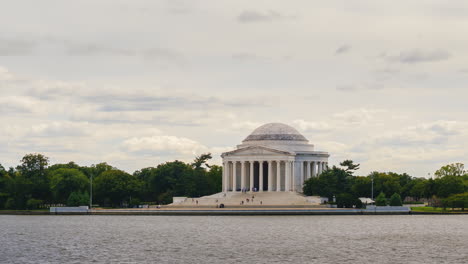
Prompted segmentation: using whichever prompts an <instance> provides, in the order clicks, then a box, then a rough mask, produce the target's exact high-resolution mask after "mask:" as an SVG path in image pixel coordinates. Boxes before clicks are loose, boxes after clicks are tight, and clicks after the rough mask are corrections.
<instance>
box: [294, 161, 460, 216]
mask: <svg viewBox="0 0 468 264" xmlns="http://www.w3.org/2000/svg"><path fill="white" fill-rule="evenodd" d="M357 169H359V164H354V163H353V162H352V161H351V160H346V161H344V162H342V163H340V166H338V167H337V166H333V167H331V168H328V169H327V170H325V171H324V172H323V173H322V174H321V175H320V176H318V177H312V178H310V179H308V180H307V181H306V182H305V183H304V189H303V191H304V194H306V195H319V196H322V197H328V199H329V200H330V201H332V200H333V197H335V199H336V203H337V204H338V205H342V207H350V206H352V205H358V206H359V201H357V200H358V199H357V198H358V197H371V195H372V194H371V192H372V181H373V182H374V184H373V189H374V198H375V201H376V203H377V204H378V205H386V204H393V205H395V204H398V200H400V201H401V200H402V199H403V200H404V199H405V198H406V197H411V198H412V199H414V200H416V201H417V200H419V199H421V198H425V199H435V200H440V202H441V203H442V205H443V206H448V207H450V206H451V205H456V204H458V205H460V204H463V202H460V200H463V199H465V200H466V198H464V197H468V172H467V171H465V169H464V165H463V164H461V163H455V164H449V165H446V166H443V167H442V168H440V169H439V170H437V171H436V172H435V173H434V176H435V178H434V179H432V178H430V179H427V178H418V177H411V176H410V175H408V174H406V173H403V174H399V173H394V172H372V173H370V174H369V175H367V176H354V173H355V171H356V170H357ZM387 198H391V199H387ZM392 201H393V202H392ZM400 203H401V202H400ZM458 208H461V206H458Z"/></svg>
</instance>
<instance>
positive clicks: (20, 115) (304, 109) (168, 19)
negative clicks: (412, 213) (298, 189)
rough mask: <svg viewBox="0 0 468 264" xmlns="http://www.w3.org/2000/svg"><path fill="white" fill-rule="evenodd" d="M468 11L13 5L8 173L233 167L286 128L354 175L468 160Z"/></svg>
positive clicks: (123, 1) (3, 30)
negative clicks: (264, 128)
mask: <svg viewBox="0 0 468 264" xmlns="http://www.w3.org/2000/svg"><path fill="white" fill-rule="evenodd" d="M466 14H468V2H467V1H461V0H451V1H442V0H441V1H433V0H415V1H395V0H392V1H374V0H362V1H359V0H357V1H349V0H343V1H333V0H330V1H308V0H307V1H274V0H268V1H253V0H246V1H224V0H217V1H208V0H205V1H197V0H167V1H163V0H151V1H150V0H81V1H63V0H54V1H53V0H41V1H36V0H31V1H23V0H18V1H3V2H2V8H1V9H0V124H1V126H0V163H1V164H2V165H3V166H4V167H9V166H16V165H18V164H19V162H20V160H21V158H22V157H23V156H24V155H25V154H28V153H42V154H44V155H46V156H47V157H49V158H50V162H51V163H65V162H69V161H74V162H76V163H78V164H80V165H86V166H89V165H91V164H97V163H99V162H107V163H109V164H111V165H113V166H115V167H117V168H119V169H123V170H125V171H128V172H130V173H131V172H133V171H135V170H138V169H141V168H144V167H153V166H157V165H158V164H160V163H163V162H166V161H173V160H176V159H177V160H182V161H187V162H188V161H191V160H193V158H194V157H195V156H196V155H199V154H201V153H205V152H211V153H212V154H213V160H212V163H213V164H220V162H221V158H220V154H221V153H222V152H224V151H228V150H232V149H234V148H235V146H236V145H237V144H240V143H241V141H242V140H243V139H244V138H245V137H247V136H248V135H249V134H250V133H251V132H252V131H253V130H254V129H255V128H256V127H258V126H260V125H262V124H264V123H269V122H282V123H285V124H289V125H291V126H293V127H295V128H296V129H297V130H299V131H300V132H301V133H302V134H303V135H304V136H305V137H306V138H307V139H309V141H310V143H312V144H314V145H315V148H316V150H320V151H328V152H329V153H330V154H331V157H330V165H337V164H338V163H339V162H340V161H342V160H344V159H351V160H354V161H355V162H357V163H360V164H361V169H360V170H359V172H358V173H357V174H359V175H366V174H368V173H370V172H372V171H394V172H398V173H404V172H405V173H408V174H410V175H411V176H415V177H429V176H431V175H433V173H434V171H436V170H437V169H438V168H440V167H441V166H442V165H445V164H449V163H454V162H462V163H464V162H468V161H467V157H468V116H467V110H468V100H467V98H468V89H467V88H468V87H467V83H468V16H467V15H466Z"/></svg>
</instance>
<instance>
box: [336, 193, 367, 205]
mask: <svg viewBox="0 0 468 264" xmlns="http://www.w3.org/2000/svg"><path fill="white" fill-rule="evenodd" d="M358 200H359V199H357V198H356V197H354V196H353V195H352V194H350V193H340V194H338V195H337V196H336V206H337V207H338V208H352V207H353V205H354V206H356V207H357V204H358V202H357V201H358ZM360 201H361V200H359V202H360ZM360 205H361V206H362V203H361V204H360Z"/></svg>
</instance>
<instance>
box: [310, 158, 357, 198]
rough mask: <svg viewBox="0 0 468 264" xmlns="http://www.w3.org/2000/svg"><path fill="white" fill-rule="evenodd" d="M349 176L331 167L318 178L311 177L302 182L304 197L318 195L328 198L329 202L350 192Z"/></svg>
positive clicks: (343, 171)
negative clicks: (339, 195)
mask: <svg viewBox="0 0 468 264" xmlns="http://www.w3.org/2000/svg"><path fill="white" fill-rule="evenodd" d="M351 178H352V176H350V175H349V174H348V173H347V172H346V171H345V170H344V169H341V168H338V167H336V166H333V167H332V168H331V169H328V170H326V171H324V172H322V174H320V175H319V176H318V177H312V178H310V179H308V180H306V181H305V182H304V188H303V193H304V194H305V195H320V196H323V197H328V199H329V200H331V199H333V196H334V195H335V196H336V195H338V194H341V193H346V192H347V193H349V192H350V190H351V189H350V182H351Z"/></svg>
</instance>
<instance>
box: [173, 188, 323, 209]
mask: <svg viewBox="0 0 468 264" xmlns="http://www.w3.org/2000/svg"><path fill="white" fill-rule="evenodd" d="M252 196H253V197H254V198H253V199H252ZM247 199H248V201H247ZM252 200H253V201H252ZM197 201H198V203H197ZM242 202H243V203H242ZM220 204H224V205H225V206H236V207H238V206H239V207H245V208H249V207H251V208H252V207H257V208H258V207H271V206H273V207H278V206H281V207H291V206H294V207H296V206H298V207H304V206H306V207H309V206H312V207H322V206H320V197H318V196H304V195H301V194H298V193H295V192H247V193H242V192H227V193H216V194H213V195H209V196H203V197H199V198H185V199H179V201H178V202H177V203H172V204H170V205H169V206H174V207H197V206H198V207H202V206H203V207H204V206H209V207H213V206H215V207H216V205H220Z"/></svg>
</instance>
